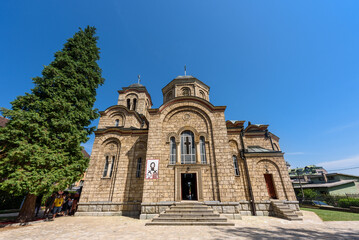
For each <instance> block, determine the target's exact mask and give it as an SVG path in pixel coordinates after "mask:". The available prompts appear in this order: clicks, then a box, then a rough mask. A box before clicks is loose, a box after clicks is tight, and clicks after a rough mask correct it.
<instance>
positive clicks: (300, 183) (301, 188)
mask: <svg viewBox="0 0 359 240" xmlns="http://www.w3.org/2000/svg"><path fill="white" fill-rule="evenodd" d="M295 172H296V173H297V179H298V181H299V186H300V190H301V191H302V202H303V201H304V191H303V187H302V182H301V181H300V177H299V171H298V170H296V171H295Z"/></svg>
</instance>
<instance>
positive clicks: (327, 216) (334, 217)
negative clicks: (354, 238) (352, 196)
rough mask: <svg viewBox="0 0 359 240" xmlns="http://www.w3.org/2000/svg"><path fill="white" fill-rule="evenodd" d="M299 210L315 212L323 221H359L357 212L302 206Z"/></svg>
mask: <svg viewBox="0 0 359 240" xmlns="http://www.w3.org/2000/svg"><path fill="white" fill-rule="evenodd" d="M300 209H301V210H304V211H311V212H315V213H316V214H317V215H318V216H319V217H320V218H321V219H322V220H323V221H359V213H349V212H339V211H330V210H324V209H314V208H304V207H301V208H300Z"/></svg>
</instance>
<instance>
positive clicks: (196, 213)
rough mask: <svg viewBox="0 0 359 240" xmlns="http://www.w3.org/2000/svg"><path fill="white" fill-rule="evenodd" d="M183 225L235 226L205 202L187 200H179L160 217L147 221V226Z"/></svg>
mask: <svg viewBox="0 0 359 240" xmlns="http://www.w3.org/2000/svg"><path fill="white" fill-rule="evenodd" d="M153 225H162V226H169V225H172V226H181V225H203V226H234V223H231V222H228V219H227V218H225V217H220V215H219V214H218V213H216V212H214V211H213V209H212V208H210V207H208V206H207V205H205V204H204V203H201V202H194V201H185V202H177V203H175V204H174V205H172V206H171V207H170V208H168V209H166V210H165V211H164V212H162V213H160V215H159V216H158V217H155V218H153V219H152V221H151V222H148V223H146V226H153Z"/></svg>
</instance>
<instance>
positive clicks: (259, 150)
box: [248, 146, 278, 153]
mask: <svg viewBox="0 0 359 240" xmlns="http://www.w3.org/2000/svg"><path fill="white" fill-rule="evenodd" d="M248 152H249V153H265V152H278V151H274V150H272V149H266V148H263V147H260V146H248Z"/></svg>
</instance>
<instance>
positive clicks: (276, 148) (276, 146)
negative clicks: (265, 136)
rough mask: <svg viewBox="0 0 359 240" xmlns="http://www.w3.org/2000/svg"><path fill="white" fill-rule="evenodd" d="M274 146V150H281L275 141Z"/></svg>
mask: <svg viewBox="0 0 359 240" xmlns="http://www.w3.org/2000/svg"><path fill="white" fill-rule="evenodd" d="M273 146H274V150H276V151H279V147H278V145H277V144H275V143H273Z"/></svg>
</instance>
